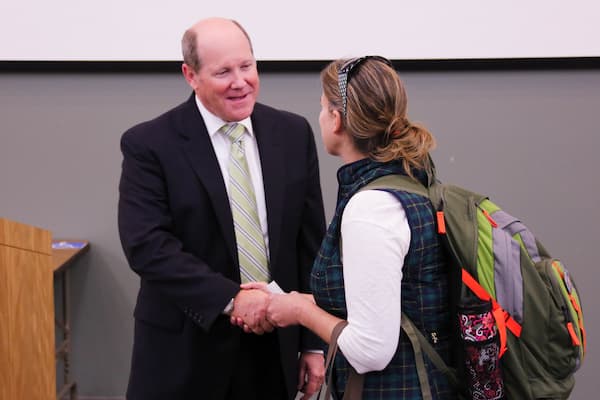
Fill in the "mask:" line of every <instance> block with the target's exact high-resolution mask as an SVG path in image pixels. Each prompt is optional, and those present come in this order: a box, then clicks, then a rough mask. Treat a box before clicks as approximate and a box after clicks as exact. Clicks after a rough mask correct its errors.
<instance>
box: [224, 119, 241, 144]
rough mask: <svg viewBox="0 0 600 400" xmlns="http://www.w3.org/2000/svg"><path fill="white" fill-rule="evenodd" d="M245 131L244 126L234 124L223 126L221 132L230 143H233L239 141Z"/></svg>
mask: <svg viewBox="0 0 600 400" xmlns="http://www.w3.org/2000/svg"><path fill="white" fill-rule="evenodd" d="M245 129H246V128H245V127H244V125H242V124H238V123H237V122H234V123H232V124H227V125H223V127H222V128H221V131H222V132H223V133H224V134H225V136H227V137H228V138H229V140H231V143H235V142H237V141H238V140H240V138H241V137H242V135H243V134H244V130H245Z"/></svg>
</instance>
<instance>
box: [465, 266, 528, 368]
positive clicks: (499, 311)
mask: <svg viewBox="0 0 600 400" xmlns="http://www.w3.org/2000/svg"><path fill="white" fill-rule="evenodd" d="M462 281H463V283H464V284H465V285H466V286H467V287H468V288H469V289H471V291H472V292H473V293H474V294H475V295H476V296H477V297H478V298H479V299H480V300H483V301H489V302H491V303H492V314H493V315H494V319H495V320H496V326H497V327H498V335H499V337H500V357H502V355H503V354H504V352H505V351H506V343H507V335H506V329H508V330H510V331H511V332H512V334H513V335H515V336H516V337H519V336H521V325H520V324H519V323H518V322H517V321H515V320H514V318H513V317H511V316H510V314H509V313H507V312H506V311H505V310H504V309H503V308H502V307H501V306H500V304H498V302H497V301H496V300H494V299H492V297H491V296H490V294H489V293H488V292H487V291H486V290H485V289H484V288H483V287H482V286H481V285H480V284H479V282H477V280H475V278H473V276H472V275H471V274H469V272H468V271H467V270H466V269H464V268H463V269H462Z"/></svg>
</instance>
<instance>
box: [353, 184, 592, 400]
mask: <svg viewBox="0 0 600 400" xmlns="http://www.w3.org/2000/svg"><path fill="white" fill-rule="evenodd" d="M367 189H380V190H388V191H389V190H390V189H400V190H403V191H407V192H412V193H416V194H420V195H422V196H425V197H428V198H429V199H430V200H431V202H432V205H433V207H434V210H435V211H436V213H437V228H438V233H439V234H441V235H443V238H442V242H443V243H444V244H445V245H446V248H447V250H448V254H449V257H450V263H451V268H450V270H451V272H450V273H451V277H450V282H451V284H450V285H451V288H450V293H451V297H452V298H451V299H450V304H451V309H452V310H453V314H455V315H456V318H455V320H454V321H453V335H456V340H457V343H458V342H459V341H460V343H461V344H462V346H454V347H455V348H456V347H459V348H460V352H459V353H460V354H458V355H457V356H455V357H454V360H453V362H452V365H451V366H446V365H445V364H444V362H443V361H442V359H441V358H440V357H439V356H438V355H437V353H436V352H435V350H434V349H433V347H432V346H431V345H430V344H429V342H428V340H427V339H425V337H424V336H423V335H422V334H421V333H420V332H418V330H417V329H416V328H415V327H414V325H413V324H412V322H411V321H410V320H409V319H408V318H407V317H406V316H405V315H403V316H402V328H403V330H404V331H405V332H406V333H407V334H408V336H409V338H410V339H411V341H412V343H413V347H414V348H415V354H416V355H418V353H421V349H422V350H423V352H425V354H427V355H428V356H429V359H430V360H431V361H432V362H433V363H434V364H435V365H436V366H437V368H439V369H440V370H442V371H444V372H445V373H446V375H447V376H448V378H449V380H450V382H451V383H453V384H454V385H455V386H456V387H457V389H458V390H459V392H460V393H461V394H462V395H463V396H464V397H465V398H468V399H509V400H528V399H532V400H533V399H567V398H568V397H569V394H570V393H571V391H572V389H573V386H574V385H575V380H574V376H573V375H574V373H575V371H577V370H578V369H579V367H580V366H581V364H582V362H583V359H584V356H585V350H586V339H585V329H584V325H583V312H582V308H581V302H580V298H579V295H578V292H577V289H576V287H575V283H574V281H573V279H572V277H570V275H569V273H568V271H567V269H566V268H565V266H564V265H563V264H562V263H561V262H560V261H559V260H558V259H555V258H552V257H551V256H550V255H549V253H548V252H547V251H546V250H545V249H544V247H543V246H542V245H541V243H539V241H538V240H537V239H536V238H535V236H534V235H533V234H532V233H531V232H530V231H529V230H528V229H527V228H526V227H525V226H524V225H523V224H522V223H521V222H520V221H519V220H518V219H516V218H513V217H512V216H510V215H509V214H507V213H506V212H505V211H503V210H502V209H500V207H498V206H497V205H496V204H494V203H493V202H491V201H490V200H489V199H488V198H487V197H486V196H483V195H480V194H477V193H473V192H471V191H468V190H465V189H463V188H460V187H457V186H453V185H445V184H441V183H439V182H438V181H437V180H436V179H435V176H434V175H433V174H432V175H431V176H430V183H429V187H428V188H426V187H425V186H423V185H421V184H420V183H419V182H417V181H416V180H414V179H412V178H409V177H406V176H400V175H388V176H384V177H381V178H379V179H376V180H375V181H373V182H371V183H369V184H368V185H366V186H365V187H364V188H363V189H362V190H367ZM390 193H392V194H393V192H390ZM452 276H454V277H455V279H452ZM452 282H454V283H452ZM494 353H495V354H494ZM419 364H420V365H421V366H422V365H423V363H422V362H420V361H419V360H417V366H419ZM421 368H422V367H421ZM419 375H420V376H425V382H423V381H422V382H421V388H422V391H423V393H424V396H423V397H424V398H427V397H429V396H430V395H428V394H427V393H426V392H428V383H427V379H426V374H425V373H423V371H420V374H419ZM486 375H487V376H486Z"/></svg>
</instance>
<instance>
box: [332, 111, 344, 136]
mask: <svg viewBox="0 0 600 400" xmlns="http://www.w3.org/2000/svg"><path fill="white" fill-rule="evenodd" d="M332 113H333V133H338V134H339V133H341V132H342V129H343V127H344V124H343V123H342V114H341V113H340V112H339V111H338V110H335V109H334V110H333V111H332Z"/></svg>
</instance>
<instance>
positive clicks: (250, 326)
mask: <svg viewBox="0 0 600 400" xmlns="http://www.w3.org/2000/svg"><path fill="white" fill-rule="evenodd" d="M233 304H234V305H233V310H232V312H231V321H232V322H234V321H235V322H234V323H235V324H236V325H240V322H243V327H244V331H246V332H252V333H255V334H257V335H262V334H263V333H265V332H271V331H273V325H271V323H269V321H267V307H268V305H269V294H268V293H267V292H265V291H263V290H258V289H244V290H241V291H240V292H238V294H237V295H236V296H235V298H234V300H233Z"/></svg>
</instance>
